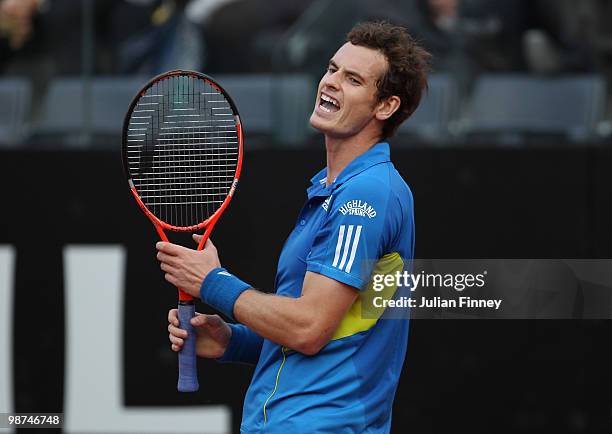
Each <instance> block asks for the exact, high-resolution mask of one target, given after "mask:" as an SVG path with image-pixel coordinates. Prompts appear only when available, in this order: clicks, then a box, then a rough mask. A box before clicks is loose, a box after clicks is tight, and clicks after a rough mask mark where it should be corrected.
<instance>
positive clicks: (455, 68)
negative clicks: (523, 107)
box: [0, 0, 612, 96]
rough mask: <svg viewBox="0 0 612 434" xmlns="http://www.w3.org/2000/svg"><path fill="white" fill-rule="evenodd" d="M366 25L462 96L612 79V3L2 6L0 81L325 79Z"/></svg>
mask: <svg viewBox="0 0 612 434" xmlns="http://www.w3.org/2000/svg"><path fill="white" fill-rule="evenodd" d="M365 19H386V20H388V21H391V22H394V23H398V24H402V25H405V26H406V27H407V28H408V29H409V31H410V33H411V34H412V35H413V36H414V37H415V38H417V39H418V40H419V41H421V43H422V44H423V45H424V46H425V47H426V48H427V49H428V50H429V51H430V52H431V53H432V54H433V64H432V70H433V71H434V72H437V73H449V74H452V75H453V77H454V79H455V80H456V82H457V83H458V84H459V86H458V89H459V92H460V93H461V94H468V93H469V92H471V89H472V86H473V84H474V80H475V78H476V77H478V76H479V74H482V73H496V72H521V73H528V74H532V75H534V76H543V77H550V76H560V75H563V74H576V73H578V74H579V73H598V74H601V75H602V76H603V77H606V78H609V77H612V68H611V66H612V27H610V26H609V25H608V23H609V22H612V0H376V1H374V0H291V1H287V0H0V74H1V75H3V76H20V77H26V78H28V79H30V81H31V82H32V84H33V86H34V95H37V94H38V93H40V92H39V91H40V89H41V88H42V89H44V87H45V86H46V85H47V83H49V81H50V80H51V79H52V78H54V77H56V76H70V75H81V74H89V75H92V74H93V75H104V76H108V75H136V74H137V75H140V76H152V75H154V74H157V73H161V72H163V71H167V70H170V69H176V68H185V69H196V70H200V71H203V72H206V73H208V74H211V75H213V76H214V75H215V74H228V73H229V74H233V73H238V74H241V73H242V74H252V73H293V72H300V73H307V74H310V75H311V76H312V77H313V78H314V79H318V77H319V76H320V75H321V74H322V72H323V70H324V68H325V66H326V64H327V61H328V59H329V58H330V57H331V55H332V54H333V52H334V50H335V49H336V48H337V47H338V45H339V43H340V42H341V41H342V40H343V39H344V35H345V34H346V33H347V31H348V30H349V29H350V28H351V27H352V25H353V24H354V23H355V22H357V21H360V20H365ZM608 81H609V80H608ZM608 88H610V86H608ZM460 96H461V95H460Z"/></svg>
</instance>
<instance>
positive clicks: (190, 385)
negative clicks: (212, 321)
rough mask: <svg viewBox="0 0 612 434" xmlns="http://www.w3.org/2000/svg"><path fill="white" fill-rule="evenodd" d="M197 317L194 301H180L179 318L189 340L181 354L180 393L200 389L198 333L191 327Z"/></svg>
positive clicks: (178, 386)
mask: <svg viewBox="0 0 612 434" xmlns="http://www.w3.org/2000/svg"><path fill="white" fill-rule="evenodd" d="M194 316H195V305H194V303H193V301H179V305H178V317H179V322H180V328H181V329H183V330H186V331H187V339H185V343H184V344H183V348H182V349H181V351H180V352H179V355H178V356H179V378H178V385H177V389H178V391H179V392H195V391H197V390H198V389H199V387H200V386H199V384H198V371H197V369H198V368H197V363H196V358H197V356H196V348H195V347H196V333H195V330H194V328H193V326H192V325H191V318H193V317H194Z"/></svg>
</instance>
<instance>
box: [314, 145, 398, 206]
mask: <svg viewBox="0 0 612 434" xmlns="http://www.w3.org/2000/svg"><path fill="white" fill-rule="evenodd" d="M389 161H391V153H390V151H389V144H388V143H387V142H380V143H377V144H375V145H374V146H372V147H371V148H370V149H368V150H367V151H366V152H364V153H363V154H361V155H360V156H359V157H357V158H355V159H354V160H353V161H351V162H350V163H349V165H348V166H346V167H345V168H344V170H343V171H342V172H340V175H338V177H337V178H336V179H335V180H334V182H332V183H331V184H330V185H329V186H326V183H327V167H324V168H323V169H322V170H320V171H319V172H318V173H317V174H316V175H315V176H313V177H312V178H311V179H310V182H311V183H312V185H311V186H310V187H309V188H308V190H307V191H308V198H309V199H310V198H312V197H314V196H329V195H330V194H331V193H332V192H333V191H334V190H335V189H336V188H338V186H340V185H342V183H344V182H345V181H347V180H349V179H350V178H352V177H353V176H355V175H357V174H359V173H361V172H363V171H364V170H366V169H369V168H370V167H372V166H375V165H376V164H380V163H386V162H389Z"/></svg>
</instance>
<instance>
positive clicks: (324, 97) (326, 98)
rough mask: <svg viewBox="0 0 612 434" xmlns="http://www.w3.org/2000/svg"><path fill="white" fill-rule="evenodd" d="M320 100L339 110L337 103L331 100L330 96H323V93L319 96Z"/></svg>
mask: <svg viewBox="0 0 612 434" xmlns="http://www.w3.org/2000/svg"><path fill="white" fill-rule="evenodd" d="M321 99H322V100H323V101H327V102H329V103H331V104H333V105H335V106H336V107H338V108H340V104H339V103H338V101H336V100H335V99H333V98H332V97H330V96H327V95H325V94H324V93H322V94H321Z"/></svg>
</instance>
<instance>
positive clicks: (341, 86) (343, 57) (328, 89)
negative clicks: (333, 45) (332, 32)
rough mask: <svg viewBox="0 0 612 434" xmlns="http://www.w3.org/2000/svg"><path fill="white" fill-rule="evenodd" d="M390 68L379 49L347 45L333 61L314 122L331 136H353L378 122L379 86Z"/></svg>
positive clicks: (321, 84) (321, 86)
mask: <svg viewBox="0 0 612 434" xmlns="http://www.w3.org/2000/svg"><path fill="white" fill-rule="evenodd" d="M387 67H388V64H387V59H386V58H385V56H384V54H382V53H381V52H380V51H378V50H374V49H371V48H367V47H362V46H358V45H353V44H351V43H350V42H347V43H346V44H344V45H343V46H342V47H340V49H339V50H338V51H337V52H336V54H334V57H332V59H331V60H330V61H329V66H328V67H327V71H326V73H325V75H324V76H323V78H322V79H321V81H320V82H319V88H318V91H317V99H316V101H315V107H314V111H313V112H312V115H311V116H310V124H311V125H312V126H313V127H314V128H316V129H317V130H319V131H321V132H322V133H323V134H325V135H327V136H329V137H336V138H344V137H350V136H353V135H355V134H357V133H358V132H360V131H361V130H363V129H364V128H365V127H366V126H367V125H368V124H369V123H370V122H376V119H375V112H376V107H377V103H378V99H377V93H378V89H377V87H376V83H377V81H378V80H379V79H380V78H382V76H383V74H384V73H385V72H386V70H387Z"/></svg>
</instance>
